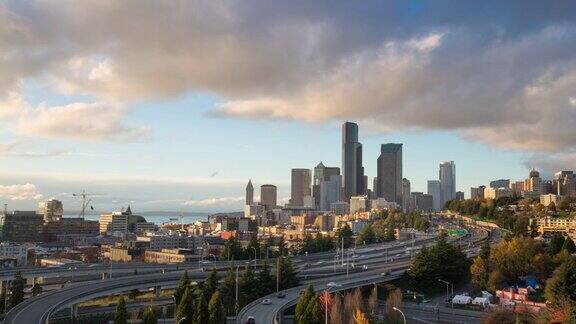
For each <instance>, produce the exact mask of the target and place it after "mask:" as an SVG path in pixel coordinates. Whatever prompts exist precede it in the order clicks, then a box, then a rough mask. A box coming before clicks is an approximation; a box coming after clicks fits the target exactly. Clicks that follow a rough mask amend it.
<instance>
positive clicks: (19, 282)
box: [9, 271, 25, 308]
mask: <svg viewBox="0 0 576 324" xmlns="http://www.w3.org/2000/svg"><path fill="white" fill-rule="evenodd" d="M24 284H25V281H24V278H22V273H20V271H17V272H16V273H15V274H14V279H13V280H12V282H11V283H10V298H9V302H10V308H12V307H14V306H16V305H18V304H20V303H21V302H22V301H24Z"/></svg>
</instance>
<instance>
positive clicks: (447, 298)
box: [438, 279, 450, 302]
mask: <svg viewBox="0 0 576 324" xmlns="http://www.w3.org/2000/svg"><path fill="white" fill-rule="evenodd" d="M438 281H439V282H443V283H445V284H446V302H448V300H449V299H450V297H449V296H448V295H449V294H450V283H449V282H448V281H446V280H442V279H438Z"/></svg>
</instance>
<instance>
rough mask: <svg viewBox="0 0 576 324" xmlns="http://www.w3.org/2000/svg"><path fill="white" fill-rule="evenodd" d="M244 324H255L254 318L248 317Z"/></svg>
mask: <svg viewBox="0 0 576 324" xmlns="http://www.w3.org/2000/svg"><path fill="white" fill-rule="evenodd" d="M246 324H256V320H255V319H254V317H252V316H250V317H248V320H247V321H246Z"/></svg>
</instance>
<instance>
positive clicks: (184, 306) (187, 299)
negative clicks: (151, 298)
mask: <svg viewBox="0 0 576 324" xmlns="http://www.w3.org/2000/svg"><path fill="white" fill-rule="evenodd" d="M193 319H194V308H193V305H192V293H191V291H190V288H186V290H184V295H182V298H181V299H180V303H179V304H178V308H177V309H176V321H177V322H178V323H182V324H192V321H193Z"/></svg>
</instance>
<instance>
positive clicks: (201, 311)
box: [193, 293, 225, 324]
mask: <svg viewBox="0 0 576 324" xmlns="http://www.w3.org/2000/svg"><path fill="white" fill-rule="evenodd" d="M204 296H206V294H205V293H202V294H199V295H198V300H197V301H196V318H195V319H194V322H193V323H194V324H205V323H208V319H209V317H210V314H209V312H208V303H207V302H206V298H205V297H204ZM210 297H211V296H210ZM223 312H225V311H223Z"/></svg>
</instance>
